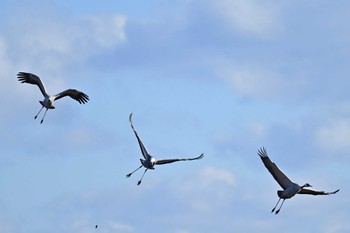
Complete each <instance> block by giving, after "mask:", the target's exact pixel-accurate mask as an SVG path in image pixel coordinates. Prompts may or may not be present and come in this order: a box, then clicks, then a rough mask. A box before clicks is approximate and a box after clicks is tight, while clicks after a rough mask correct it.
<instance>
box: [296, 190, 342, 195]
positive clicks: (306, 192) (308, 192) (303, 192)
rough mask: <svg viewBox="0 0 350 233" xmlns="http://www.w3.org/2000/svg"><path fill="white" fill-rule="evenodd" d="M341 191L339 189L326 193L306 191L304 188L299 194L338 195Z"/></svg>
mask: <svg viewBox="0 0 350 233" xmlns="http://www.w3.org/2000/svg"><path fill="white" fill-rule="evenodd" d="M338 191H339V189H337V190H335V191H333V192H325V191H318V190H312V189H306V188H303V189H301V190H300V191H299V193H298V194H309V195H330V194H336V193H337V192H338Z"/></svg>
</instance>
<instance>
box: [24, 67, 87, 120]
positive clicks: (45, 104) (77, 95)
mask: <svg viewBox="0 0 350 233" xmlns="http://www.w3.org/2000/svg"><path fill="white" fill-rule="evenodd" d="M17 77H18V81H20V82H21V83H29V84H33V85H37V86H38V87H39V89H40V91H41V93H42V94H43V96H44V100H43V101H41V100H40V101H39V103H40V104H41V105H42V107H41V109H40V110H39V112H38V113H37V114H36V115H35V117H34V119H36V118H37V117H38V115H39V114H40V112H41V110H43V108H46V111H45V113H44V116H43V118H42V119H41V121H40V124H42V123H43V121H44V118H45V116H46V112H47V110H49V109H55V107H54V106H53V103H54V101H55V100H58V99H61V98H63V97H65V96H69V97H71V98H72V99H75V100H76V101H78V102H79V103H80V104H85V103H87V102H88V100H89V96H88V95H86V94H85V93H83V92H81V91H78V90H75V89H67V90H65V91H62V92H61V93H58V94H57V95H49V94H48V93H47V92H46V90H45V87H44V85H43V83H42V82H41V80H40V78H39V77H38V76H36V75H35V74H31V73H26V72H19V73H18V74H17Z"/></svg>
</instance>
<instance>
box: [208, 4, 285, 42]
mask: <svg viewBox="0 0 350 233" xmlns="http://www.w3.org/2000/svg"><path fill="white" fill-rule="evenodd" d="M215 4H216V7H217V10H218V11H219V12H220V14H222V16H223V17H224V18H225V19H226V20H227V21H228V23H229V25H231V26H232V28H233V29H235V30H238V31H240V32H242V33H247V34H252V35H255V36H259V37H270V36H271V34H274V33H275V32H276V31H278V30H280V29H281V28H282V23H281V19H280V18H281V17H280V14H281V13H280V11H281V7H280V6H279V5H277V4H276V2H272V1H264V2H261V1H256V0H234V1H230V0H219V1H215Z"/></svg>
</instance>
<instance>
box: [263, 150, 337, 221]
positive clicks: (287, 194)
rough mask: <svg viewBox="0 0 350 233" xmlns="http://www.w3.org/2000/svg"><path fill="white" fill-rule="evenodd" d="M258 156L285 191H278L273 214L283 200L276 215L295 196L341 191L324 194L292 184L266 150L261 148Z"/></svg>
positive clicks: (305, 185) (307, 185)
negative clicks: (287, 200) (285, 202)
mask: <svg viewBox="0 0 350 233" xmlns="http://www.w3.org/2000/svg"><path fill="white" fill-rule="evenodd" d="M258 155H259V156H260V158H261V160H262V161H263V163H264V165H265V167H266V168H267V170H269V172H270V173H271V175H272V176H273V178H274V179H275V180H276V181H277V183H278V184H279V185H280V186H281V187H282V188H283V190H278V191H277V195H278V197H279V199H278V202H277V204H276V205H275V207H274V208H273V209H272V211H271V213H273V212H274V211H275V209H276V207H277V205H278V203H279V202H280V200H281V199H283V201H282V203H281V205H280V207H279V208H278V209H277V210H276V212H275V214H278V212H280V210H281V208H282V205H283V203H284V201H285V200H286V199H289V198H292V197H293V196H294V195H295V194H310V195H330V194H335V193H337V192H338V191H339V189H338V190H336V191H334V192H324V191H316V190H311V189H307V188H305V187H312V186H311V185H310V184H308V183H306V184H304V185H303V186H300V185H298V184H296V183H294V182H292V181H291V180H290V179H289V178H288V177H287V176H286V175H285V174H284V173H283V172H282V171H281V170H280V169H279V168H278V167H277V166H276V164H275V163H274V162H272V161H271V160H270V158H269V157H268V156H267V152H266V149H265V148H264V147H263V148H260V149H259V150H258Z"/></svg>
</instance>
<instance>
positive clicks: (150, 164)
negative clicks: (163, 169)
mask: <svg viewBox="0 0 350 233" xmlns="http://www.w3.org/2000/svg"><path fill="white" fill-rule="evenodd" d="M129 121H130V126H131V128H132V130H133V131H134V134H135V136H136V138H137V141H138V143H139V146H140V149H141V153H142V156H143V158H144V159H140V162H141V166H140V167H138V168H137V169H136V170H135V171H133V172H131V173H129V174H127V175H126V177H130V176H131V175H132V174H133V173H134V172H136V171H137V170H139V169H140V168H142V166H143V167H145V168H146V169H145V171H144V173H143V175H142V177H141V179H140V180H139V181H138V183H137V184H138V185H140V184H141V181H142V179H143V176H144V175H145V173H146V171H147V170H148V169H151V170H154V166H155V165H163V164H168V163H174V162H178V161H191V160H198V159H202V158H203V157H204V154H203V153H202V154H201V155H199V156H198V157H194V158H176V159H157V158H155V157H153V156H152V155H150V154H149V153H148V152H147V149H146V147H145V146H144V144H143V142H142V140H141V138H140V137H139V135H138V133H137V132H136V130H135V128H134V125H133V122H132V113H131V114H130V116H129Z"/></svg>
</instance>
